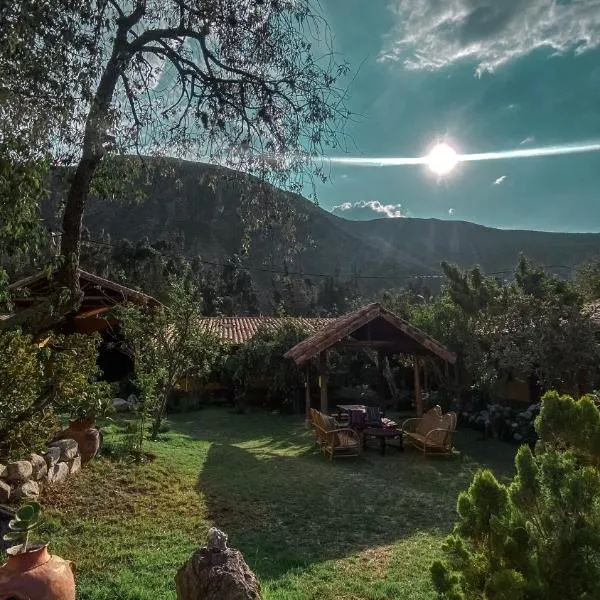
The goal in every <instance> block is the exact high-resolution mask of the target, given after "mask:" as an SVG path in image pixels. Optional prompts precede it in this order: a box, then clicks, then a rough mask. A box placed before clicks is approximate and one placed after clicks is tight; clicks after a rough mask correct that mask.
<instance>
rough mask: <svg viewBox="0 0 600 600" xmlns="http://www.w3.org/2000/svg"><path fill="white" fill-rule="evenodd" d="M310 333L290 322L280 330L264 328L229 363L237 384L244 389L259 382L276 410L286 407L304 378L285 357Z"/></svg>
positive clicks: (284, 324) (296, 323) (283, 324)
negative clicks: (263, 384) (264, 384)
mask: <svg viewBox="0 0 600 600" xmlns="http://www.w3.org/2000/svg"><path fill="white" fill-rule="evenodd" d="M308 334H309V332H308V331H307V330H306V328H305V327H304V326H303V325H302V324H301V323H298V322H297V321H295V320H293V319H289V320H287V321H284V322H283V323H282V324H280V325H279V326H278V327H275V328H271V327H264V328H262V329H261V330H259V331H258V332H257V333H256V334H255V335H254V336H252V338H251V339H250V340H248V341H247V342H246V343H245V344H244V345H243V346H242V347H241V348H240V349H239V350H238V351H237V352H235V354H233V355H232V356H231V357H230V358H229V360H228V361H227V369H228V370H229V372H230V373H231V376H232V379H233V381H234V382H235V383H236V384H237V385H238V386H239V387H240V388H241V389H246V388H247V387H248V385H250V384H252V383H253V382H254V383H257V382H264V383H266V384H267V390H268V392H267V393H268V399H267V401H268V402H269V404H270V405H271V406H272V407H274V408H275V407H276V408H281V407H282V404H283V403H284V402H285V401H286V400H287V399H288V398H289V397H290V395H291V394H293V393H295V390H297V388H298V386H299V384H300V383H301V381H302V374H301V371H300V370H299V369H298V367H297V366H296V365H295V363H294V362H293V361H291V360H288V359H286V358H284V354H285V353H286V352H287V351H288V350H289V349H290V348H292V347H294V346H295V345H296V344H298V343H299V342H301V341H302V340H304V339H306V338H307V337H308Z"/></svg>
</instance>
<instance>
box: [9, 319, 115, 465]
mask: <svg viewBox="0 0 600 600" xmlns="http://www.w3.org/2000/svg"><path fill="white" fill-rule="evenodd" d="M98 343H99V338H97V337H95V336H83V335H70V336H63V335H51V336H49V337H48V338H47V340H46V341H45V344H39V343H36V341H35V340H34V339H33V338H32V337H31V336H30V335H27V334H24V333H21V332H20V331H18V330H16V331H0V456H1V455H4V456H8V457H10V456H13V455H19V454H23V453H24V452H30V451H32V450H33V451H35V450H39V449H40V448H41V447H42V446H43V445H44V443H45V442H46V441H47V440H48V438H49V437H51V435H52V434H53V433H55V432H56V430H57V427H58V415H61V414H67V415H69V416H70V417H72V418H79V417H93V418H96V417H98V416H101V415H103V414H105V413H106V412H107V411H108V410H109V409H110V407H111V403H110V394H109V386H108V385H107V384H106V383H104V382H100V381H98V380H97V378H98V375H99V372H98V366H97V364H96V358H97V346H98Z"/></svg>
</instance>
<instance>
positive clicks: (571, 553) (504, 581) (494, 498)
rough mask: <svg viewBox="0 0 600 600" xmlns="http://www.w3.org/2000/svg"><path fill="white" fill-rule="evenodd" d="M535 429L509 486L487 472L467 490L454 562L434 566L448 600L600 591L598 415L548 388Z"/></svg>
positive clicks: (577, 598)
mask: <svg viewBox="0 0 600 600" xmlns="http://www.w3.org/2000/svg"><path fill="white" fill-rule="evenodd" d="M536 428H537V431H538V434H539V436H540V441H539V442H538V446H537V449H536V453H535V454H534V453H533V452H532V451H531V449H530V448H529V447H527V446H523V447H521V448H520V449H519V451H518V453H517V457H516V460H515V465H516V475H515V477H514V479H513V480H512V482H511V483H510V484H509V485H503V484H501V483H499V482H498V480H497V479H496V478H495V477H494V475H493V474H492V473H491V472H490V471H488V470H481V471H479V472H478V473H477V474H476V475H475V477H474V478H473V481H472V483H471V485H470V486H469V489H468V490H467V491H466V492H462V493H461V494H460V496H459V498H458V504H457V511H458V522H457V523H456V525H455V528H454V532H453V534H452V535H450V536H449V537H448V538H447V539H446V541H445V543H444V546H443V548H444V552H445V554H446V557H447V559H446V561H444V562H442V561H437V562H435V563H434V564H433V565H432V577H433V582H434V585H435V587H436V589H437V591H438V594H439V597H440V598H441V599H445V600H462V599H465V600H466V599H468V600H473V599H478V598H479V599H484V598H485V599H487V600H501V599H502V600H538V599H539V600H542V599H545V600H564V599H565V598H569V599H573V600H584V599H585V600H587V599H591V598H598V597H600V503H599V502H598V498H599V497H600V469H599V467H600V413H599V411H598V408H597V406H596V405H595V403H594V401H593V399H592V398H590V397H584V398H581V399H580V400H579V401H575V400H573V398H571V397H570V396H562V397H561V396H559V395H558V394H557V393H556V392H550V393H548V394H546V395H545V396H544V398H543V404H542V411H541V413H540V416H539V417H538V420H537V423H536Z"/></svg>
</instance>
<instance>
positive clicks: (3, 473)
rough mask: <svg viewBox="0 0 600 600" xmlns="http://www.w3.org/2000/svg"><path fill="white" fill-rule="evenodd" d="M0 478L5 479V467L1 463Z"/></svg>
mask: <svg viewBox="0 0 600 600" xmlns="http://www.w3.org/2000/svg"><path fill="white" fill-rule="evenodd" d="M0 477H1V478H4V477H6V466H5V465H3V464H2V463H0Z"/></svg>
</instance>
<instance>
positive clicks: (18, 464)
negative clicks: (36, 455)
mask: <svg viewBox="0 0 600 600" xmlns="http://www.w3.org/2000/svg"><path fill="white" fill-rule="evenodd" d="M32 473H33V467H32V466H31V463H30V462H29V461H28V460H15V461H13V462H9V463H8V464H7V465H6V480H7V481H9V482H10V483H21V482H23V481H27V480H28V479H31V475H32Z"/></svg>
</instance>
